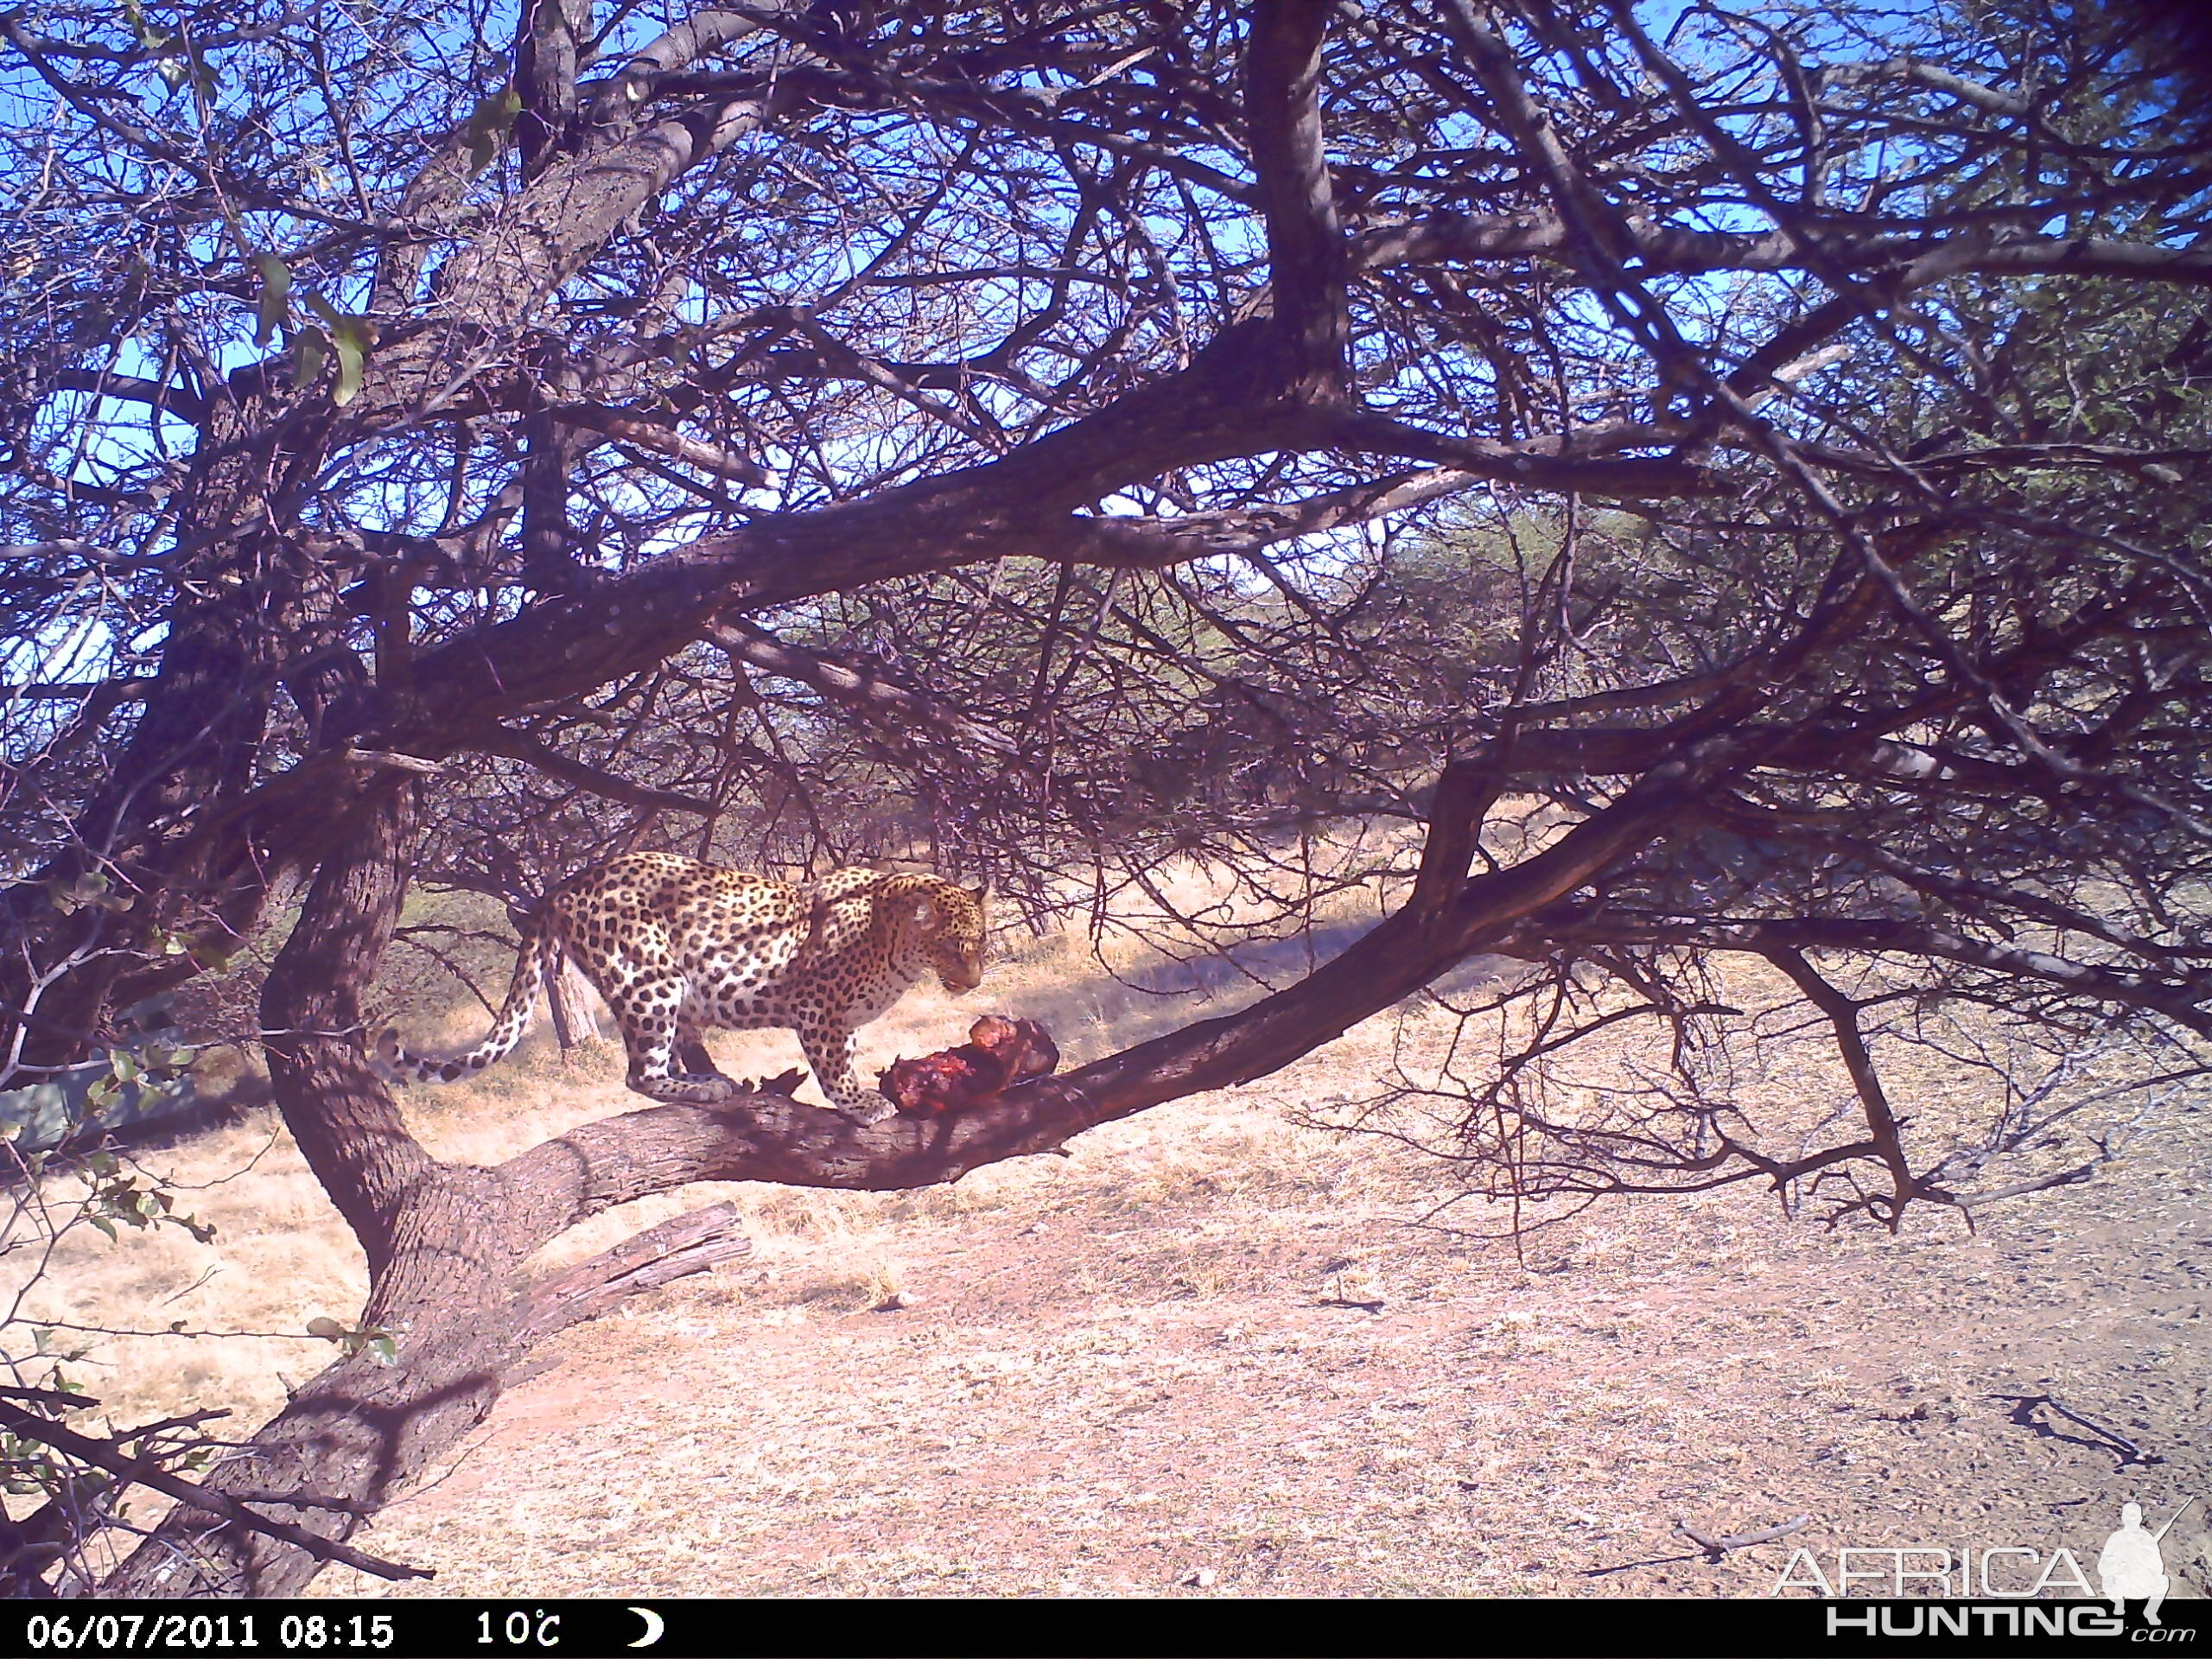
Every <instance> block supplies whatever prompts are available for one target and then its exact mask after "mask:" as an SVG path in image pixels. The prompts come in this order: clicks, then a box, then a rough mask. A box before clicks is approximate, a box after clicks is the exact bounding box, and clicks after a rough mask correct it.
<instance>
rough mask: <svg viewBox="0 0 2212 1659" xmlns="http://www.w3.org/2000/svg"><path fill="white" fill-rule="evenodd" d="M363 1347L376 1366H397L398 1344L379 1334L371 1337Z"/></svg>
mask: <svg viewBox="0 0 2212 1659" xmlns="http://www.w3.org/2000/svg"><path fill="white" fill-rule="evenodd" d="M365 1346H366V1347H367V1349H368V1354H369V1357H370V1358H371V1359H373V1360H374V1361H376V1363H378V1364H379V1365H397V1363H399V1344H397V1343H396V1342H394V1341H393V1340H392V1339H391V1338H390V1337H388V1336H385V1335H384V1334H383V1333H382V1332H378V1334H377V1335H375V1336H373V1337H371V1338H369V1340H368V1342H367V1344H365Z"/></svg>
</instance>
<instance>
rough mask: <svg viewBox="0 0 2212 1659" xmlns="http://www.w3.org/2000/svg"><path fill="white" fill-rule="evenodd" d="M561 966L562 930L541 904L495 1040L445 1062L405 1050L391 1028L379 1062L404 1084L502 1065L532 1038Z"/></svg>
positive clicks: (495, 1026) (527, 927)
mask: <svg viewBox="0 0 2212 1659" xmlns="http://www.w3.org/2000/svg"><path fill="white" fill-rule="evenodd" d="M560 966H561V937H560V930H559V929H557V928H556V927H555V926H554V925H553V921H552V916H551V912H550V907H549V906H543V905H541V906H538V908H537V912H536V913H535V914H533V915H532V916H531V918H530V919H529V920H528V921H527V922H525V923H524V925H523V931H522V949H521V950H520V952H519V953H518V955H517V956H516V957H515V976H514V978H513V979H512V980H511V981H509V982H508V984H507V1000H506V1001H505V1004H504V1005H503V1006H502V1007H500V1009H499V1018H498V1019H497V1020H493V1023H492V1032H491V1034H490V1035H489V1036H487V1037H486V1038H485V1039H484V1040H483V1041H482V1042H480V1043H479V1044H477V1045H476V1046H475V1047H474V1048H472V1049H470V1050H469V1051H468V1052H467V1053H466V1054H456V1055H454V1057H453V1058H450V1059H439V1058H436V1057H435V1056H434V1055H429V1054H416V1053H411V1052H409V1051H408V1050H406V1049H404V1048H402V1047H401V1046H399V1033H397V1032H396V1031H392V1030H391V1029H389V1028H387V1029H386V1030H385V1032H384V1033H383V1034H382V1035H381V1036H379V1037H378V1039H377V1058H378V1061H380V1062H381V1063H382V1065H383V1067H384V1069H385V1072H386V1073H387V1074H388V1075H389V1076H391V1077H393V1078H395V1079H397V1081H399V1082H401V1083H407V1082H410V1081H411V1082H415V1083H453V1082H455V1081H457V1080H458V1079H460V1078H461V1077H471V1076H474V1074H475V1073H477V1072H479V1071H482V1070H483V1069H484V1068H485V1067H486V1066H487V1065H498V1064H499V1062H500V1061H501V1060H504V1059H505V1058H507V1056H508V1055H510V1054H512V1053H513V1052H514V1047H515V1045H516V1044H517V1043H519V1042H520V1041H522V1039H524V1037H525V1036H526V1035H528V1034H529V1032H530V1028H531V1024H532V1023H533V1022H534V1021H535V1020H537V988H538V987H539V986H540V985H543V984H550V982H551V981H552V977H553V976H554V974H555V973H556V972H557V971H558V970H559V969H560Z"/></svg>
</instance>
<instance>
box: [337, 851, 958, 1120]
mask: <svg viewBox="0 0 2212 1659" xmlns="http://www.w3.org/2000/svg"><path fill="white" fill-rule="evenodd" d="M984 936H985V895H984V890H983V889H982V888H981V887H975V888H969V887H962V886H960V885H959V884H958V883H957V881H953V880H949V879H948V878H946V877H944V876H940V875H934V874H927V873H925V872H916V871H905V872H901V871H896V870H886V869H880V868H872V867H868V866H854V867H850V868H842V869H838V870H834V871H832V872H831V873H830V874H828V875H826V876H824V877H823V878H822V879H821V880H818V881H815V882H812V883H810V884H806V885H795V884H793V883H791V882H787V881H779V880H775V879H773V878H772V877H769V876H765V875H751V874H746V873H745V872H743V871H741V870H732V869H725V868H721V867H720V866H718V865H714V864H707V863H702V862H701V861H699V860H697V859H692V858H683V857H680V856H678V855H675V854H673V853H629V854H626V855H622V856H620V857H618V858H613V859H609V860H607V861H605V862H603V863H600V864H595V865H593V866H592V867H591V868H588V869H585V870H582V871H579V872H578V873H577V874H575V875H572V876H570V877H569V878H568V879H567V880H563V881H562V882H560V883H558V884H557V885H556V886H555V887H553V888H551V889H550V891H549V892H548V893H546V894H545V896H544V897H543V899H542V900H541V901H540V902H539V903H538V904H537V906H536V907H535V908H534V909H532V910H531V911H530V912H528V913H527V915H526V918H525V920H524V925H523V929H522V944H521V950H520V953H519V954H518V957H516V960H515V973H514V979H513V981H512V982H511V983H510V984H509V985H508V987H507V995H506V1001H505V1004H504V1005H503V1006H502V1007H500V1009H499V1014H498V1016H497V1017H496V1018H495V1020H493V1027H492V1031H491V1033H490V1035H488V1036H486V1038H485V1039H484V1040H483V1041H482V1042H480V1043H479V1044H478V1045H477V1046H475V1047H474V1048H473V1049H471V1050H469V1051H468V1052H467V1053H465V1054H459V1055H454V1056H451V1057H448V1058H437V1057H435V1056H432V1055H427V1054H417V1053H413V1052H410V1051H409V1050H407V1049H406V1048H404V1047H403V1046H401V1045H400V1042H399V1039H398V1037H397V1033H394V1032H391V1031H389V1030H387V1031H385V1033H382V1035H381V1036H380V1037H379V1038H378V1045H377V1047H378V1060H379V1062H380V1065H379V1070H381V1071H383V1072H384V1073H385V1075H386V1076H387V1077H391V1078H393V1079H394V1080H395V1081H397V1082H400V1083H407V1082H418V1083H452V1082H454V1081H456V1080H457V1079H459V1078H461V1077H469V1076H471V1075H473V1074H474V1073H475V1072H478V1071H482V1070H484V1069H485V1068H486V1066H489V1065H496V1064H497V1063H498V1062H499V1061H500V1060H502V1059H504V1058H506V1056H507V1055H508V1054H510V1053H512V1052H513V1050H514V1047H515V1046H516V1044H518V1043H519V1042H520V1041H521V1040H522V1039H523V1037H524V1034H525V1033H528V1031H529V1030H530V1027H531V1022H532V1020H534V1019H535V1017H536V1014H537V990H538V987H539V986H540V985H542V984H547V983H550V976H552V975H553V974H555V973H556V972H558V971H559V969H560V963H561V958H562V957H563V954H564V953H565V954H566V955H567V956H568V957H570V958H571V959H573V960H574V961H575V963H576V965H577V966H578V967H579V968H581V969H582V970H583V973H584V976H585V977H586V978H587V979H588V980H589V981H590V982H592V984H593V985H594V987H595V988H597V989H598V991H599V994H600V995H601V996H602V997H604V998H606V999H607V1007H609V1008H610V1009H612V1010H613V1014H614V1019H615V1023H616V1026H617V1027H618V1028H619V1029H620V1032H621V1034H622V1046H623V1048H624V1049H625V1050H626V1052H627V1054H628V1056H629V1076H628V1079H627V1081H628V1084H629V1087H630V1088H631V1089H632V1090H634V1091H636V1092H637V1093H639V1094H640V1095H643V1096H645V1097H646V1098H648V1099H650V1100H656V1101H660V1102H663V1103H666V1104H670V1105H712V1104H715V1103H717V1102H720V1101H724V1100H728V1098H730V1097H731V1096H733V1095H734V1094H737V1093H739V1092H741V1090H742V1089H743V1088H744V1085H742V1084H739V1083H738V1082H737V1081H736V1080H734V1078H731V1077H726V1076H724V1075H723V1074H722V1073H721V1071H719V1070H718V1069H717V1068H716V1067H715V1063H714V1060H713V1059H712V1058H711V1057H709V1054H708V1052H707V1048H706V1044H705V1042H704V1041H703V1040H702V1037H703V1033H706V1032H707V1031H709V1030H712V1029H717V1028H719V1029H722V1030H728V1031H753V1030H760V1029H763V1028H777V1029H783V1030H789V1031H794V1032H796V1033H798V1041H799V1047H800V1049H801V1050H802V1051H803V1052H804V1054H805V1056H806V1061H807V1064H808V1065H810V1067H812V1068H813V1071H814V1077H815V1081H816V1083H817V1085H818V1086H819V1087H820V1089H821V1090H822V1092H823V1096H825V1097H826V1098H827V1099H828V1101H829V1104H830V1106H831V1107H832V1108H833V1109H835V1110H836V1111H837V1112H839V1113H841V1114H842V1115H843V1116H845V1117H847V1118H849V1119H851V1120H853V1121H854V1122H859V1123H861V1124H867V1123H872V1122H877V1121H879V1120H880V1119H881V1118H884V1117H887V1116H890V1115H891V1114H892V1112H893V1107H892V1105H891V1103H889V1102H888V1101H887V1100H885V1099H884V1098H883V1097H882V1096H880V1095H879V1094H877V1093H876V1092H875V1091H874V1090H870V1089H868V1088H867V1087H866V1086H864V1085H863V1084H861V1082H860V1081H859V1079H858V1078H857V1077H855V1075H854V1072H853V1056H854V1052H855V1046H856V1034H857V1033H858V1032H859V1029H860V1027H862V1026H864V1025H866V1024H867V1023H868V1021H869V1020H873V1019H874V1018H875V1017H876V1016H877V1015H879V1014H883V1013H884V1012H886V1011H887V1009H889V1008H890V1007H891V1005H892V1004H893V1003H894V1002H896V1001H898V1000H899V998H900V997H901V996H903V995H905V994H906V991H907V990H908V988H911V987H912V986H913V985H914V984H916V983H918V982H920V981H921V980H923V979H924V978H925V977H927V976H928V975H929V974H930V973H931V972H932V971H934V972H935V974H936V975H937V977H938V982H940V983H941V984H942V985H943V986H944V988H945V989H946V990H947V991H948V992H950V993H951V994H952V995H963V994H965V993H966V992H969V991H972V990H974V989H975V988H976V987H977V986H978V985H980V984H982V978H983V963H984V953H985V938H984Z"/></svg>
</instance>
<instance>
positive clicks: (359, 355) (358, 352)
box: [308, 294, 377, 409]
mask: <svg viewBox="0 0 2212 1659" xmlns="http://www.w3.org/2000/svg"><path fill="white" fill-rule="evenodd" d="M308 308H310V309H312V310H313V311H314V312H315V315H317V316H319V317H321V319H322V320H323V321H324V322H326V323H327V324H328V325H329V329H330V332H329V334H328V335H327V337H326V338H327V342H328V345H329V346H330V349H331V350H332V351H333V352H334V353H336V354H337V357H338V384H337V385H335V386H334V387H333V388H332V389H331V393H330V401H331V402H332V403H334V404H337V405H338V406H339V407H340V408H341V409H342V408H344V407H345V406H346V404H350V403H352V402H353V399H354V398H355V397H359V395H360V391H361V374H362V371H363V370H364V369H365V367H366V365H367V364H368V360H369V353H370V351H371V349H372V347H374V346H375V345H376V343H377V332H376V325H375V324H374V323H372V322H371V321H369V320H368V319H367V318H366V317H356V316H352V315H348V314H346V312H343V311H340V309H338V308H337V307H336V306H334V305H333V304H331V302H329V301H328V300H326V299H324V298H323V297H322V296H321V295H320V294H311V295H309V296H308ZM317 366H320V365H317Z"/></svg>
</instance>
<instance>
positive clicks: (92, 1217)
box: [85, 1214, 115, 1240]
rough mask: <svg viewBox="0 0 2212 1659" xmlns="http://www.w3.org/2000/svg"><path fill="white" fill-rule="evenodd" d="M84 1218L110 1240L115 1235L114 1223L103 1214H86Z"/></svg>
mask: <svg viewBox="0 0 2212 1659" xmlns="http://www.w3.org/2000/svg"><path fill="white" fill-rule="evenodd" d="M85 1219H86V1221H89V1222H91V1223H92V1225H93V1226H95V1227H97V1228H99V1230H100V1231H102V1232H103V1233H105V1234H106V1235H107V1236H108V1237H109V1238H110V1239H111V1240H112V1239H113V1238H114V1237H115V1224H114V1223H113V1222H111V1221H110V1220H109V1219H108V1218H107V1217H105V1216H103V1215H98V1214H88V1215H87V1216H86V1217H85Z"/></svg>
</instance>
